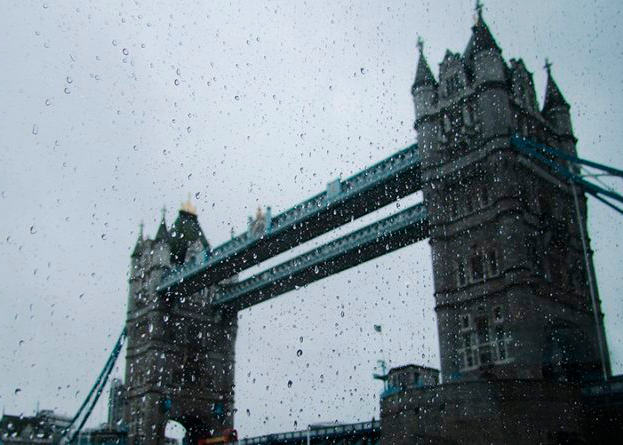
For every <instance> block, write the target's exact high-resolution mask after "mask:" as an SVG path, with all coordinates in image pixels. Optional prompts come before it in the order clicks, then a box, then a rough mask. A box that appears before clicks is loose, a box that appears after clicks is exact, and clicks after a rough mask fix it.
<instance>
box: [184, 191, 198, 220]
mask: <svg viewBox="0 0 623 445" xmlns="http://www.w3.org/2000/svg"><path fill="white" fill-rule="evenodd" d="M182 211H184V212H186V213H192V214H193V215H196V214H197V207H195V206H194V205H193V203H192V202H191V201H190V193H189V194H188V199H187V200H186V201H185V202H183V203H182Z"/></svg>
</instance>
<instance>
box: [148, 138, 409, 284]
mask: <svg viewBox="0 0 623 445" xmlns="http://www.w3.org/2000/svg"><path fill="white" fill-rule="evenodd" d="M420 164H421V158H420V154H419V151H418V149H417V145H412V146H410V147H407V148H405V149H403V150H400V151H399V152H397V153H395V154H394V155H392V156H390V157H389V158H387V159H384V160H383V161H381V162H379V163H377V164H374V165H373V166H371V167H368V168H366V169H365V170H363V171H361V172H359V173H358V174H356V175H354V176H351V177H350V178H348V179H345V180H343V181H340V180H337V181H334V182H332V183H329V185H328V187H327V190H326V191H324V192H322V193H320V194H318V195H316V196H314V197H312V198H310V199H308V200H306V201H304V202H302V203H299V204H297V205H295V206H294V207H292V208H291V209H289V210H286V211H285V212H282V213H280V214H278V215H275V216H274V217H271V218H268V217H267V218H266V221H265V224H264V227H263V229H262V230H261V231H260V232H257V231H255V230H253V228H252V227H250V228H249V230H247V231H246V232H245V233H243V234H241V235H239V236H236V237H234V238H232V239H231V240H229V241H227V242H226V243H224V244H222V245H220V246H218V247H216V248H214V249H213V250H212V251H211V252H206V253H205V255H204V258H203V260H201V261H200V262H198V263H195V264H191V265H185V266H183V267H182V268H180V269H178V270H173V271H171V272H170V274H168V275H167V276H166V277H165V279H164V280H163V282H162V283H161V284H160V286H159V287H158V292H159V293H191V292H196V291H198V290H200V289H202V288H204V287H207V286H209V285H211V284H214V283H218V282H220V281H222V280H224V279H227V278H229V277H231V276H233V275H235V274H237V273H239V272H240V271H242V270H244V269H247V268H249V267H251V266H254V265H256V264H259V263H260V262H262V261H265V260H267V259H269V258H271V257H274V256H276V255H278V254H280V253H282V252H285V251H287V250H288V249H291V248H292V247H295V246H298V245H300V244H302V243H304V242H306V241H308V240H310V239H313V238H315V237H317V236H320V235H322V234H324V233H327V232H329V231H331V230H333V229H336V228H337V227H340V226H341V225H344V224H346V223H348V222H350V221H352V220H354V219H356V218H359V217H361V216H364V215H366V214H368V213H370V212H373V211H375V210H377V209H379V208H381V207H384V206H386V205H388V204H390V203H392V202H394V201H396V200H397V199H400V198H402V197H404V196H407V195H410V194H412V193H415V192H417V191H418V190H420V189H421V181H420ZM267 216H268V215H267Z"/></svg>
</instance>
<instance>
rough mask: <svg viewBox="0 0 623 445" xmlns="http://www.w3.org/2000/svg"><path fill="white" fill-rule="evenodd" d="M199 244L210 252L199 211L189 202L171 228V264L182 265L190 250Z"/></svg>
mask: <svg viewBox="0 0 623 445" xmlns="http://www.w3.org/2000/svg"><path fill="white" fill-rule="evenodd" d="M197 243H199V244H200V245H201V246H202V247H203V249H205V250H210V244H209V243H208V240H207V239H206V237H205V235H204V234H203V230H202V229H201V226H200V225H199V221H198V219H197V210H196V208H195V206H194V205H193V204H192V203H191V202H190V197H189V198H188V200H187V201H186V202H185V203H183V204H182V208H181V209H180V211H179V214H178V217H177V219H176V220H175V222H174V223H173V225H172V226H171V232H170V240H169V245H170V246H171V262H173V263H176V264H181V263H183V262H184V261H185V259H186V253H187V251H188V248H189V247H190V246H191V245H193V244H197Z"/></svg>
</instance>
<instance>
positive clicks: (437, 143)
mask: <svg viewBox="0 0 623 445" xmlns="http://www.w3.org/2000/svg"><path fill="white" fill-rule="evenodd" d="M412 95H413V99H414V104H415V125H414V127H415V130H416V131H417V134H418V144H417V145H412V146H410V147H408V148H406V149H404V150H401V151H399V152H397V153H396V154H395V155H393V156H391V157H389V158H388V159H386V160H384V161H381V162H380V163H378V164H376V165H374V166H372V167H370V168H368V169H365V170H363V171H362V172H360V173H359V174H357V175H354V176H352V177H350V178H348V179H346V180H343V181H341V180H338V181H334V182H332V183H329V185H328V186H327V190H326V191H324V192H322V193H320V194H318V195H316V196H314V197H312V198H311V199H309V200H307V201H305V202H303V203H300V204H298V205H296V206H294V207H292V208H291V209H290V210H287V211H285V212H283V213H280V214H278V215H276V216H275V217H272V216H271V214H270V211H267V212H266V213H265V214H263V213H261V212H260V213H259V214H258V216H257V217H256V218H255V220H251V221H250V222H249V226H248V230H246V231H245V232H244V233H243V234H242V235H239V236H235V237H232V239H231V240H230V241H228V242H226V243H224V244H223V245H221V246H218V247H216V248H213V249H212V248H211V247H210V245H209V242H208V241H207V239H206V237H205V234H204V233H203V231H202V229H201V227H200V226H199V222H198V220H197V215H196V211H195V210H194V209H193V208H192V206H190V205H187V206H185V207H184V208H183V209H182V210H181V211H180V213H179V216H178V218H177V220H176V221H175V222H174V223H173V225H172V226H171V227H167V225H166V223H165V221H164V217H163V220H162V222H161V224H160V227H159V229H158V233H157V234H156V236H155V237H154V238H153V239H150V238H145V237H144V236H143V234H142V233H141V235H140V237H139V239H138V241H137V244H136V247H135V249H134V251H133V253H132V260H131V262H132V263H131V273H130V286H129V287H130V290H129V297H128V312H127V322H126V329H125V331H126V332H127V338H128V341H127V356H126V378H125V385H126V390H125V400H126V403H127V409H126V414H125V423H126V425H127V428H128V436H127V439H128V445H138V444H149V445H152V444H153V445H159V444H162V443H163V438H164V429H165V425H166V422H167V421H168V420H176V421H178V422H180V423H182V424H183V425H184V426H185V427H186V429H187V440H189V442H190V443H192V444H196V443H199V441H200V440H204V439H206V438H209V439H214V440H218V437H216V438H215V437H214V436H218V434H220V433H222V432H225V431H230V430H231V428H232V427H233V415H234V414H233V413H234V369H235V357H234V353H235V342H236V334H237V315H236V312H237V311H238V310H240V309H243V308H245V307H249V306H251V305H254V304H258V303H260V302H262V301H265V300H267V299H269V298H273V297H276V296H277V295H281V294H283V293H285V292H288V291H289V290H292V289H294V288H295V287H296V286H304V285H306V284H308V283H311V282H314V281H316V280H318V279H321V278H323V277H326V276H329V275H332V274H335V273H338V272H340V271H342V270H344V269H347V268H349V267H354V266H356V265H358V264H361V263H362V262H364V261H368V260H370V259H373V258H376V257H378V256H381V255H384V254H386V253H388V252H391V251H393V250H395V249H399V248H401V247H404V246H407V245H409V244H411V243H414V242H416V241H419V240H423V239H425V238H428V239H429V243H430V246H431V255H432V263H433V281H434V297H435V303H436V305H435V311H436V315H437V323H438V331H439V351H440V362H441V370H440V371H441V377H442V383H441V384H439V383H438V382H437V381H435V382H434V383H431V384H427V385H425V386H424V385H420V384H416V383H415V382H419V381H421V379H420V378H418V376H415V375H407V374H405V375H404V376H401V377H400V378H398V377H396V382H398V383H395V384H396V387H395V388H393V389H392V390H391V391H386V392H385V393H384V396H383V397H382V400H381V420H380V431H381V436H380V437H381V440H382V442H383V443H384V444H396V445H402V444H405V445H406V444H412V443H420V442H426V443H465V441H466V440H465V438H466V437H468V438H469V442H470V443H483V444H485V443H487V444H488V443H584V442H585V441H586V440H588V438H589V437H590V438H597V437H601V438H602V439H604V438H606V439H607V434H608V433H610V432H612V431H619V434H620V432H621V428H622V427H621V425H623V423H622V422H620V414H616V413H620V412H622V411H621V410H620V408H621V407H623V397H622V395H623V393H621V392H620V380H621V379H620V378H613V377H612V375H611V370H610V359H609V352H608V347H607V342H606V338H605V333H604V327H603V313H602V311H601V307H600V300H599V294H598V289H597V285H596V279H595V274H594V269H593V263H592V251H591V249H590V242H589V238H588V235H587V226H586V216H587V207H586V196H585V192H587V193H592V194H599V190H598V189H599V188H598V187H597V188H595V187H596V186H595V185H590V184H588V183H587V182H585V181H584V180H583V179H581V178H579V176H578V169H577V167H575V166H573V167H569V165H568V162H570V161H571V162H576V161H581V160H579V159H578V158H577V152H576V138H575V136H574V133H573V129H572V125H571V119H570V114H569V108H570V106H569V104H568V103H567V102H566V100H565V98H564V96H563V94H562V92H561V91H560V89H559V88H558V85H557V84H556V82H555V81H554V78H553V76H552V73H551V70H550V67H549V66H548V68H547V86H546V92H545V100H544V104H543V106H542V107H539V104H538V101H537V99H536V92H535V89H534V84H533V81H532V75H531V74H530V72H529V71H528V70H527V68H526V67H525V65H524V63H523V61H522V60H521V59H511V60H510V61H509V62H507V61H506V60H505V59H504V58H503V57H502V50H501V49H500V47H499V46H498V44H497V42H496V41H495V38H494V37H493V35H492V33H491V32H490V30H489V27H488V26H487V24H486V23H485V21H484V19H483V17H482V12H481V10H480V9H479V11H478V20H477V23H476V24H475V25H474V27H473V28H472V36H471V38H470V40H469V42H468V44H467V47H466V49H465V51H464V52H462V53H453V52H451V51H448V52H447V53H446V55H445V57H444V59H443V61H442V63H441V64H440V70H439V75H438V77H437V78H436V77H435V75H433V73H432V71H431V69H430V67H429V65H428V62H427V60H426V58H425V56H424V51H423V46H422V45H420V51H419V59H418V62H417V69H416V75H415V81H414V84H413V87H412ZM526 141H528V142H526ZM556 153H563V154H564V156H562V157H560V156H558V155H557V154H556ZM544 161H547V162H544ZM580 163H581V162H580ZM618 172H619V173H621V172H620V171H618ZM622 176H623V174H622ZM420 190H421V191H422V192H423V196H424V202H423V203H421V204H417V205H415V206H412V207H410V208H408V209H405V210H403V211H400V212H397V213H395V214H393V215H391V216H389V217H386V218H384V219H382V220H379V221H377V222H374V223H371V224H369V225H367V226H365V227H363V228H361V229H359V230H356V231H354V232H352V233H350V234H347V235H344V236H342V237H341V238H338V239H336V240H334V241H331V242H328V243H326V244H324V245H322V246H320V247H317V248H315V249H312V250H310V251H308V252H305V253H303V254H301V255H298V256H296V257H295V258H292V259H289V260H286V261H284V262H282V263H281V264H278V265H276V266H274V267H271V268H268V269H266V270H263V271H261V272H259V273H257V274H255V275H254V276H252V277H250V278H247V279H244V280H242V281H238V278H237V274H238V273H239V272H241V271H242V270H244V269H247V268H249V267H251V266H254V265H257V264H259V263H261V262H263V261H265V260H267V259H269V258H272V257H274V256H276V255H278V254H280V253H283V252H286V251H288V250H290V249H292V248H294V247H296V246H299V245H301V244H302V243H304V242H306V241H308V240H311V239H313V238H315V237H318V236H320V235H322V234H325V233H327V232H330V231H331V230H334V229H335V228H337V227H339V226H341V225H344V224H346V223H348V222H350V221H352V220H354V219H356V218H359V217H361V216H363V215H366V214H369V213H371V212H373V211H375V210H377V209H380V208H381V207H383V206H385V205H387V204H389V203H391V202H393V201H395V200H397V199H399V198H401V197H403V196H407V195H409V194H412V193H414V192H417V191H420ZM605 196H606V197H607V198H609V199H615V200H618V201H619V202H623V198H622V197H620V196H619V195H617V194H615V193H610V194H609V195H608V194H605ZM600 199H605V198H604V197H603V196H602V197H600ZM611 204H612V203H611V202H610V204H609V205H611ZM614 207H615V208H617V207H616V206H614ZM404 369H412V368H408V367H407V368H404ZM413 369H415V368H413ZM409 372H411V371H409ZM413 372H416V371H413ZM403 377H404V378H403ZM612 382H615V383H616V385H618V386H616V385H615V383H612ZM617 382H618V383H617ZM615 386H616V388H618V389H617V390H616V391H615V389H614V388H615ZM595 394H597V395H599V399H597V398H596V397H594V395H595ZM607 396H612V397H611V398H608V397H607ZM377 430H378V429H375V431H377ZM275 437H277V436H275V435H268V436H264V439H261V440H260V439H258V440H255V441H254V440H248V441H242V443H281V442H279V441H278V440H277V439H275ZM280 437H281V436H280ZM293 437H294V436H293ZM283 438H286V439H287V437H285V436H284V437H282V439H283ZM296 438H297V440H299V441H300V440H302V438H303V435H302V434H298V435H296ZM279 440H281V439H279ZM375 440H376V439H375ZM601 441H602V442H604V440H601ZM293 443H294V442H293Z"/></svg>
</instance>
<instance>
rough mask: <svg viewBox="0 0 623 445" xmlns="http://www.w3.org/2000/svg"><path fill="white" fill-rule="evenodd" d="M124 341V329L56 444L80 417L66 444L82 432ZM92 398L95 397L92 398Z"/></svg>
mask: <svg viewBox="0 0 623 445" xmlns="http://www.w3.org/2000/svg"><path fill="white" fill-rule="evenodd" d="M125 339H126V329H125V327H124V328H123V330H122V331H121V335H119V338H118V339H117V342H116V344H115V347H114V348H113V350H112V352H111V354H110V356H109V357H108V360H107V361H106V364H105V365H104V368H103V369H102V371H101V372H100V374H99V376H98V377H97V379H96V380H95V383H94V384H93V387H92V388H91V390H90V391H89V393H88V394H87V397H86V399H85V400H84V402H82V405H81V406H80V408H79V409H78V412H77V413H76V415H75V416H74V417H73V418H72V420H71V422H70V424H69V426H68V427H67V428H66V429H65V430H64V431H63V434H62V435H61V437H60V438H59V441H58V443H60V442H61V441H62V440H63V439H64V438H65V437H66V436H67V435H68V434H69V432H70V431H71V430H72V427H73V426H74V425H75V423H76V422H77V421H78V419H79V418H80V417H82V420H81V422H80V424H79V426H78V427H77V429H76V430H75V431H74V432H73V434H72V435H71V437H70V439H69V442H68V443H70V444H71V443H72V442H73V441H74V440H75V439H76V438H77V436H78V434H79V433H80V431H81V430H82V427H83V426H84V424H85V423H86V421H87V420H88V419H89V417H90V415H91V413H92V412H93V408H94V407H95V404H96V403H97V401H98V399H99V397H100V395H101V393H102V391H103V390H104V387H105V386H106V383H107V382H108V377H109V376H110V373H111V372H112V370H113V369H114V366H115V363H116V361H117V358H118V357H119V353H120V352H121V348H122V347H123V344H124V342H125ZM93 396H95V397H94V398H93ZM92 398H93V399H92ZM87 405H89V407H88V409H87V411H86V414H85V415H84V416H82V413H83V411H84V409H85V408H86V407H87Z"/></svg>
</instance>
